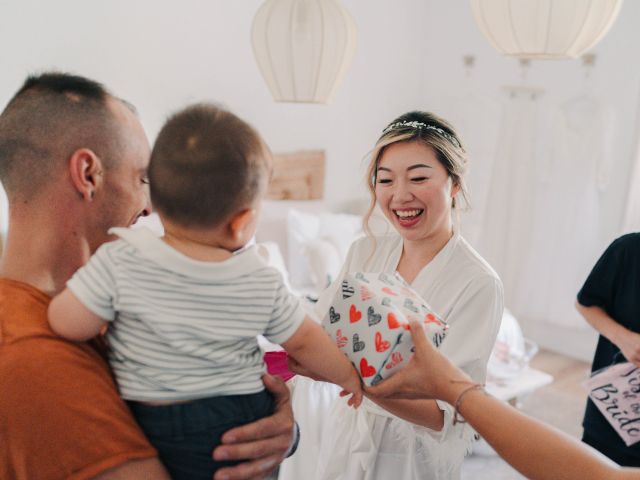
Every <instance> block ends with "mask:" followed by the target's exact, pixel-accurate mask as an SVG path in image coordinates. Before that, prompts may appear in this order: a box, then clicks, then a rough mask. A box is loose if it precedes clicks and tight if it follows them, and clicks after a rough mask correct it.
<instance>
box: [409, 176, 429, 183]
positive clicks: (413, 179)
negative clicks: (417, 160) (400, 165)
mask: <svg viewBox="0 0 640 480" xmlns="http://www.w3.org/2000/svg"><path fill="white" fill-rule="evenodd" d="M425 180H429V178H428V177H414V178H412V179H411V181H412V182H424V181H425Z"/></svg>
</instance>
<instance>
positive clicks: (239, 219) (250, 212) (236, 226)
mask: <svg viewBox="0 0 640 480" xmlns="http://www.w3.org/2000/svg"><path fill="white" fill-rule="evenodd" d="M256 213H257V212H256V209H255V208H247V209H245V210H241V211H239V212H238V213H236V214H235V215H234V216H233V217H232V218H231V222H229V229H230V230H231V236H232V237H233V239H234V240H235V241H239V240H242V238H243V237H244V231H245V229H246V228H247V226H249V225H251V223H252V221H253V219H254V218H255V216H256Z"/></svg>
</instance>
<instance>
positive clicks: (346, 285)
mask: <svg viewBox="0 0 640 480" xmlns="http://www.w3.org/2000/svg"><path fill="white" fill-rule="evenodd" d="M411 320H417V321H419V322H421V324H422V325H423V327H424V329H425V333H426V334H427V337H428V338H430V339H431V341H432V342H433V344H434V345H435V346H436V347H438V346H440V344H441V343H442V341H443V340H444V338H445V335H446V332H447V329H448V325H447V324H446V322H444V321H443V320H442V319H441V318H440V317H439V316H438V315H437V314H436V313H435V312H434V311H433V310H432V309H431V307H430V306H429V304H428V303H427V302H426V301H425V300H424V299H422V298H421V297H420V295H418V294H417V293H416V292H415V290H413V289H412V288H411V287H410V286H409V285H408V284H407V283H406V282H405V281H404V280H403V279H402V277H400V275H398V274H396V275H390V274H386V273H362V272H358V273H354V274H347V275H345V276H344V278H343V281H342V285H341V286H340V288H339V289H338V291H337V293H336V295H335V297H334V298H333V300H332V302H331V306H330V307H329V310H328V312H327V313H326V315H325V317H324V319H323V320H322V325H323V327H324V329H325V330H326V331H327V333H328V334H329V336H330V337H331V338H332V339H333V340H334V341H335V343H336V345H337V346H338V348H339V349H340V350H342V351H343V352H344V353H345V354H346V355H347V357H349V359H350V360H351V361H352V362H353V364H354V365H355V366H356V369H357V370H358V372H359V373H360V376H361V377H362V380H363V382H364V383H365V384H366V385H369V386H370V385H375V384H376V383H378V382H380V381H381V380H383V379H385V378H388V377H390V376H391V375H393V374H394V373H395V372H397V371H398V370H399V369H400V368H402V366H404V365H405V364H406V363H407V362H408V361H409V360H410V359H411V356H412V355H413V341H412V340H411V333H410V332H409V321H411Z"/></svg>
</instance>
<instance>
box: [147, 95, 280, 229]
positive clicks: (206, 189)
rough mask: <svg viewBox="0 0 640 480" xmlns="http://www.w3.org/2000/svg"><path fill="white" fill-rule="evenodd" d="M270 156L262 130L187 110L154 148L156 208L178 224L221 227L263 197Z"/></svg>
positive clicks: (198, 108)
mask: <svg viewBox="0 0 640 480" xmlns="http://www.w3.org/2000/svg"><path fill="white" fill-rule="evenodd" d="M267 155H268V150H267V148H266V146H265V144H264V142H263V141H262V139H261V138H260V135H259V134H258V132H256V131H255V130H254V129H253V128H252V127H251V126H250V125H249V124H247V123H246V122H245V121H243V120H241V119H240V118H238V117H237V116H235V115H234V114H233V113H231V112H229V111H227V110H224V109H223V108H221V107H219V106H217V105H213V104H206V103H201V104H197V105H192V106H190V107H187V108H185V109H184V110H181V111H179V112H177V113H175V114H174V115H173V116H171V117H170V118H169V119H168V120H167V122H166V123H165V124H164V126H163V127H162V130H160V133H159V134H158V138H157V139H156V142H155V145H154V147H153V151H152V153H151V161H150V163H149V187H150V191H151V201H152V203H153V206H154V208H156V209H157V210H158V211H159V212H160V214H161V215H164V216H165V217H166V218H167V219H169V220H171V221H172V222H174V223H176V224H178V225H182V226H185V227H205V228H206V227H215V226H218V225H220V224H221V223H222V222H224V221H225V220H227V219H228V218H229V217H230V216H231V215H233V214H234V213H236V212H238V211H240V210H242V209H244V208H249V207H250V206H251V205H252V203H253V202H254V201H255V199H256V197H257V196H258V195H260V194H261V193H262V192H261V189H262V188H263V184H264V183H265V182H264V181H263V180H264V179H265V175H266V174H267V169H268V166H267V163H266V162H267V158H266V157H267Z"/></svg>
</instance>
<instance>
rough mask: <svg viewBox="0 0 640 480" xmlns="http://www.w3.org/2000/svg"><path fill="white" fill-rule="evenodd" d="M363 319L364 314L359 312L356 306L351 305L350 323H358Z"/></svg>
mask: <svg viewBox="0 0 640 480" xmlns="http://www.w3.org/2000/svg"><path fill="white" fill-rule="evenodd" d="M361 318H362V312H361V311H359V310H358V309H357V308H356V306H355V305H351V308H350V309H349V321H350V322H351V323H356V322H357V321H358V320H360V319H361Z"/></svg>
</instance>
